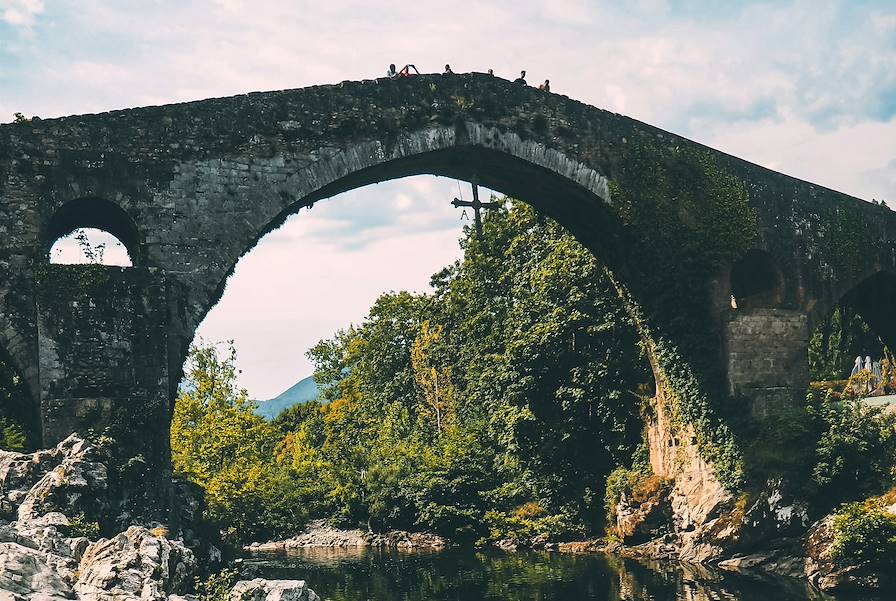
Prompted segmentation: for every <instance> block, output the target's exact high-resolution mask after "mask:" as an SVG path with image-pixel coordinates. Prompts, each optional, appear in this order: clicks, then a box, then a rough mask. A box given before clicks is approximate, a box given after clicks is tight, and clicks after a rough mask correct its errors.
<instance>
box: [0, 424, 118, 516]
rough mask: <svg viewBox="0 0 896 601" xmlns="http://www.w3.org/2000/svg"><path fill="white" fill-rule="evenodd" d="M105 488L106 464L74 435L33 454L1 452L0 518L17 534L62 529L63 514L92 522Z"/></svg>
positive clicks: (103, 501)
mask: <svg viewBox="0 0 896 601" xmlns="http://www.w3.org/2000/svg"><path fill="white" fill-rule="evenodd" d="M106 489H107V471H106V466H105V465H104V464H103V463H102V462H101V461H100V460H99V458H98V453H97V451H96V449H95V448H94V447H93V446H92V445H90V444H89V443H88V442H87V441H85V440H83V439H81V438H80V437H78V435H77V434H72V435H71V436H69V437H68V438H66V439H65V440H63V441H62V442H60V443H59V444H58V445H56V447H55V448H53V449H49V450H43V451H37V452H36V453H11V452H6V451H0V491H3V492H2V497H0V516H2V517H5V518H6V519H8V520H10V521H15V522H16V524H17V528H19V529H20V530H27V529H31V528H41V527H45V526H50V525H52V526H66V525H68V521H67V520H66V518H65V516H68V517H75V516H82V515H83V516H86V517H87V519H93V520H95V519H96V517H97V515H98V513H99V512H100V511H102V510H103V508H104V507H105V497H106ZM60 514H61V517H60Z"/></svg>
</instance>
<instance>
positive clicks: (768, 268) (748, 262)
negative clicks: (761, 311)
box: [730, 248, 784, 309]
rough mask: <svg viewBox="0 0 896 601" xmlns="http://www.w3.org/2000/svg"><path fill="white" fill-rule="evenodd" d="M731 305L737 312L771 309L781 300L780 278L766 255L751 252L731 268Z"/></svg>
mask: <svg viewBox="0 0 896 601" xmlns="http://www.w3.org/2000/svg"><path fill="white" fill-rule="evenodd" d="M730 281H731V296H732V303H734V304H735V305H736V307H737V308H738V309H755V308H775V307H779V306H780V305H781V303H782V302H783V300H784V277H783V275H782V273H781V270H780V269H779V268H778V265H777V263H776V262H775V260H774V258H773V257H772V256H771V254H769V253H768V252H766V251H764V250H761V249H758V248H754V249H752V250H749V251H747V253H746V254H744V256H742V257H741V258H740V259H738V260H737V262H735V263H734V265H732V266H731V276H730Z"/></svg>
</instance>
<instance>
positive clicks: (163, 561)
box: [74, 526, 196, 601]
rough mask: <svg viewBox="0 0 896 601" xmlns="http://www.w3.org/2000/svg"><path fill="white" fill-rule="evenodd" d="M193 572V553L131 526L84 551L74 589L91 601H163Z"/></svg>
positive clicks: (182, 584)
mask: <svg viewBox="0 0 896 601" xmlns="http://www.w3.org/2000/svg"><path fill="white" fill-rule="evenodd" d="M195 571H196V560H195V559H194V557H193V553H192V551H190V550H189V549H187V548H186V547H185V546H183V545H182V544H181V543H179V542H176V541H169V540H168V539H166V538H163V537H156V536H154V535H153V534H152V533H151V532H150V531H149V530H147V529H146V528H142V527H140V526H131V527H130V528H128V530H127V532H123V533H121V534H118V535H117V536H114V537H112V538H110V539H101V540H99V541H98V542H95V543H93V544H92V545H90V546H89V547H87V549H86V550H85V551H84V555H83V556H82V557H81V562H80V564H79V566H78V579H77V581H76V582H75V585H74V589H75V591H76V592H77V593H78V594H79V595H80V596H81V598H82V599H89V600H91V601H93V600H96V601H106V600H109V601H112V600H115V601H118V600H121V599H128V598H134V599H157V600H164V599H166V598H167V597H168V595H169V594H174V593H175V592H177V591H178V590H179V589H180V588H181V587H183V586H184V585H185V584H186V583H187V582H188V581H190V580H191V578H192V576H193V574H194V573H195Z"/></svg>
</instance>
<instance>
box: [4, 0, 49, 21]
mask: <svg viewBox="0 0 896 601" xmlns="http://www.w3.org/2000/svg"><path fill="white" fill-rule="evenodd" d="M43 12H44V3H43V2H42V1H41V0H0V18H2V20H3V22H4V23H7V24H9V25H12V26H13V27H31V26H32V25H34V21H35V19H36V18H37V16H38V15H39V14H41V13H43Z"/></svg>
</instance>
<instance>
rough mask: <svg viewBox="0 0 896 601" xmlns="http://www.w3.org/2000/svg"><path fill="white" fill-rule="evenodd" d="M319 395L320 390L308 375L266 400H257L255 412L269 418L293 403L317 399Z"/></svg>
mask: <svg viewBox="0 0 896 601" xmlns="http://www.w3.org/2000/svg"><path fill="white" fill-rule="evenodd" d="M319 396H320V390H319V389H318V387H317V383H315V381H314V377H313V376H308V377H307V378H305V379H303V380H299V381H298V382H296V383H295V384H293V385H292V386H290V387H289V388H287V389H286V390H285V391H283V392H282V393H280V394H279V395H277V396H275V397H274V398H272V399H269V400H267V401H259V402H258V407H256V408H255V414H256V415H260V416H261V417H263V418H265V419H267V420H271V419H274V418H275V417H277V416H278V415H280V413H282V412H283V411H286V410H287V409H289V408H290V407H292V406H293V405H298V404H299V403H307V402H308V401H314V400H317V398H318V397H319Z"/></svg>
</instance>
